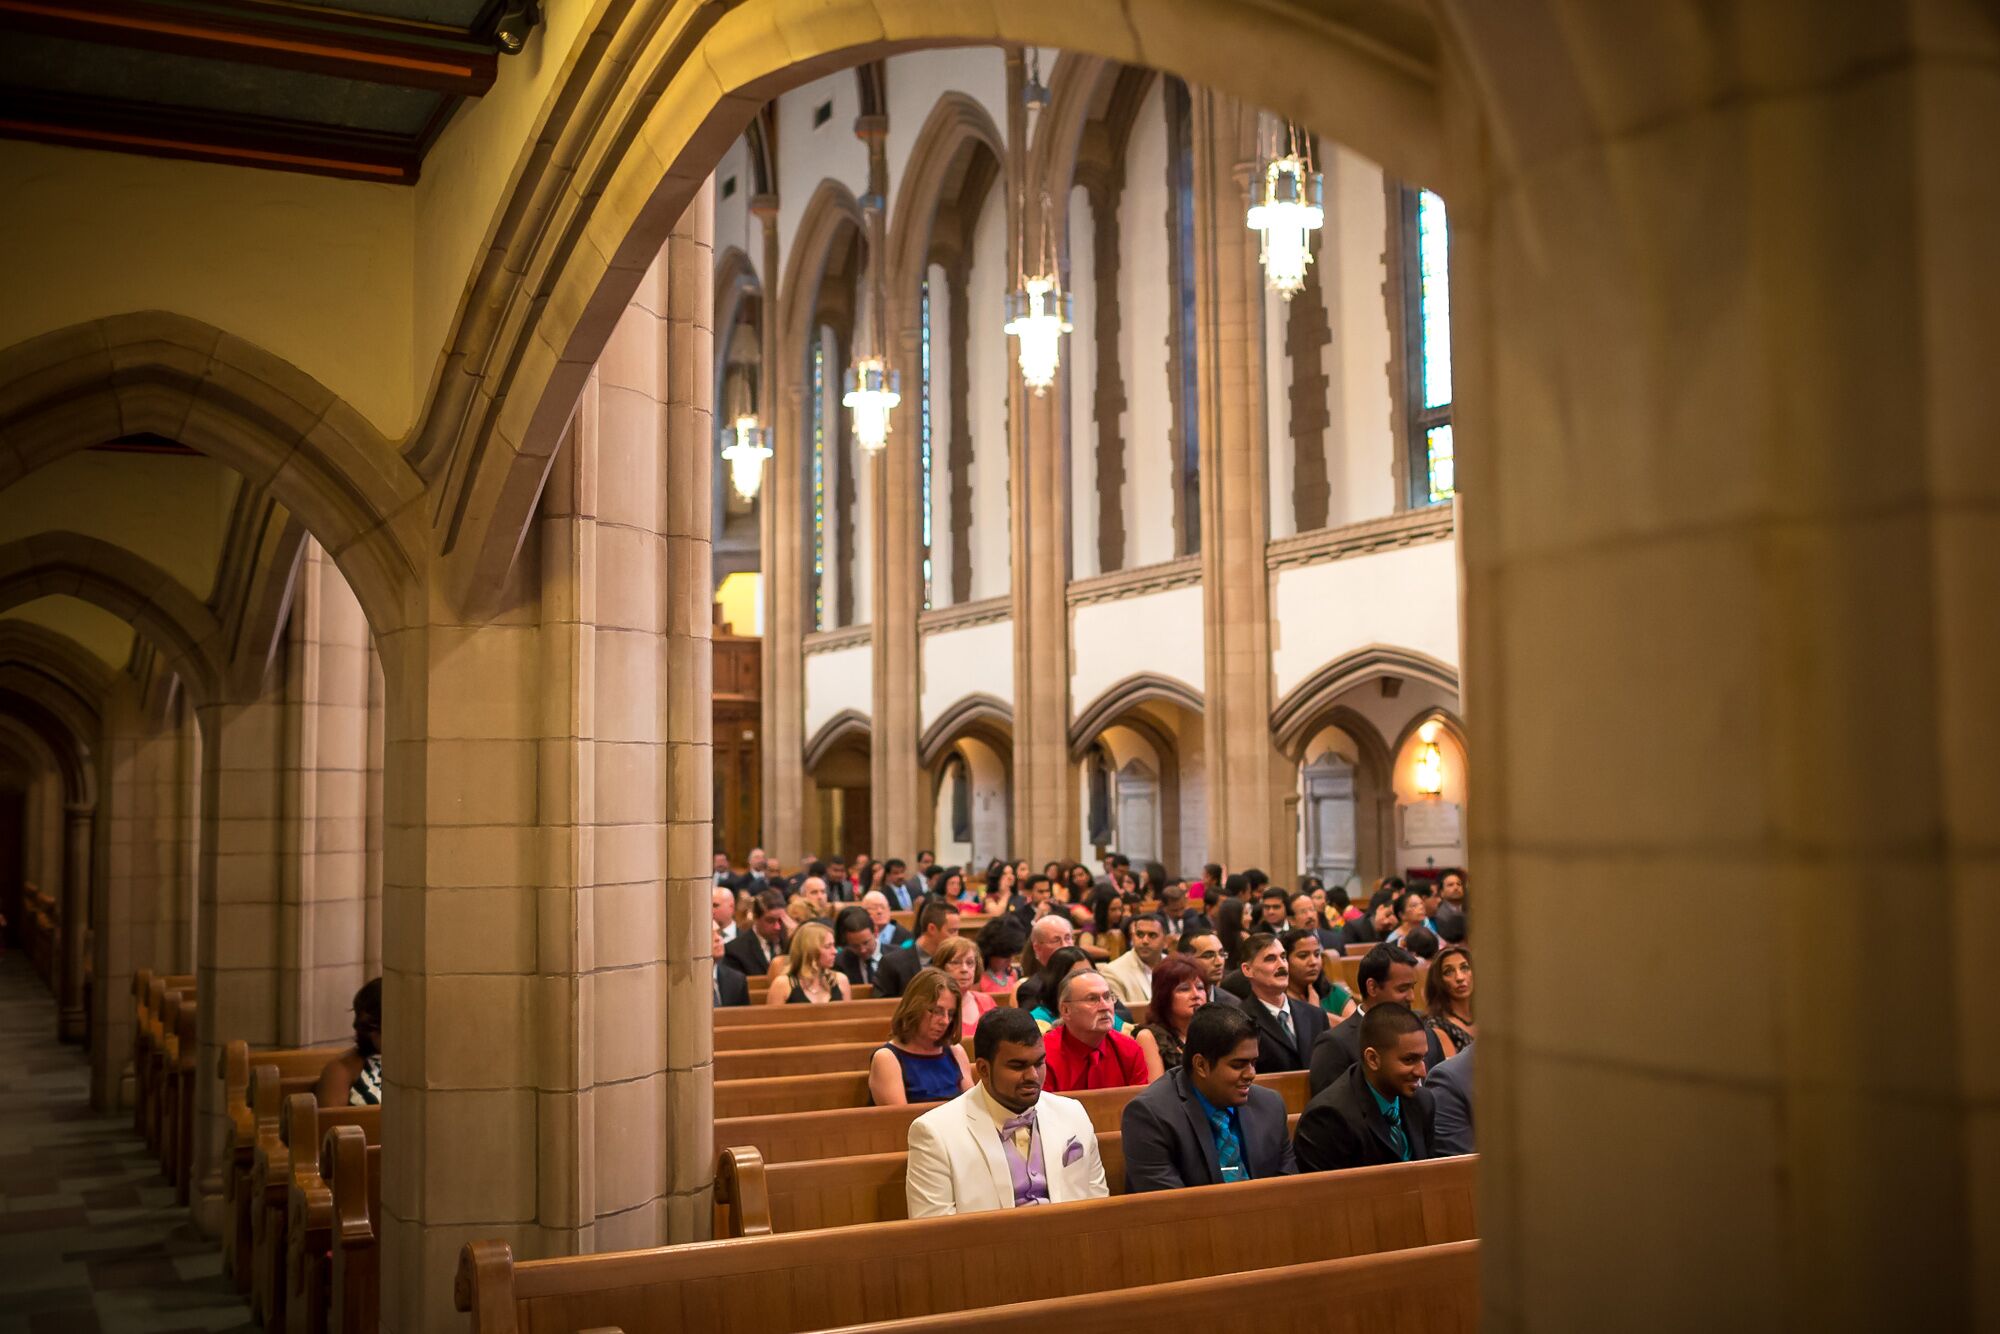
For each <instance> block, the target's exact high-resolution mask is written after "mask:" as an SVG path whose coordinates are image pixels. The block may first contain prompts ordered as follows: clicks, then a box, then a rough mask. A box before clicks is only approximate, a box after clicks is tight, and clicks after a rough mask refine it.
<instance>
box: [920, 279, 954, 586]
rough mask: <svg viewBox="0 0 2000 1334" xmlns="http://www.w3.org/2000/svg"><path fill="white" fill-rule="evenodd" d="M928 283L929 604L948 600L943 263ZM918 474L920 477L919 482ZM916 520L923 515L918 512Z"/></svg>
mask: <svg viewBox="0 0 2000 1334" xmlns="http://www.w3.org/2000/svg"><path fill="white" fill-rule="evenodd" d="M930 283H931V384H930V393H931V605H932V606H933V607H942V606H945V605H947V604H949V603H950V601H951V571H952V550H951V481H950V478H949V477H947V476H946V473H945V456H946V454H947V453H948V452H949V449H950V442H951V377H952V376H954V375H956V374H958V368H957V366H955V365H954V364H953V362H952V359H951V300H950V292H949V285H948V284H947V282H946V280H945V274H944V266H943V265H939V264H933V265H931V267H930ZM921 480H922V479H921V478H919V481H920V482H921ZM916 521H917V522H918V523H921V522H922V521H923V516H922V515H918V516H917V520H916Z"/></svg>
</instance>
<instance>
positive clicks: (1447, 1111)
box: [1424, 1042, 1479, 1158]
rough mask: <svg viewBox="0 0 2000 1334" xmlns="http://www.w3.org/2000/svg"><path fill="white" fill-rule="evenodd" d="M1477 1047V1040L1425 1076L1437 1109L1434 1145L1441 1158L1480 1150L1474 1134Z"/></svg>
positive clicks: (1434, 1107) (1426, 1088) (1429, 1092)
mask: <svg viewBox="0 0 2000 1334" xmlns="http://www.w3.org/2000/svg"><path fill="white" fill-rule="evenodd" d="M1478 1050H1479V1044H1478V1043H1476V1042H1475V1043H1473V1044H1472V1045H1471V1046H1470V1047H1467V1048H1466V1049H1465V1050H1464V1051H1462V1052H1460V1053H1459V1054H1458V1055H1456V1056H1454V1057H1452V1058H1451V1059H1450V1060H1448V1061H1446V1062H1445V1063H1444V1064H1443V1065H1440V1066H1438V1067H1436V1068H1435V1069H1433V1070H1431V1072H1430V1074H1429V1075H1427V1076H1425V1078H1424V1091H1425V1092H1426V1093H1428V1094H1430V1095H1431V1102H1432V1104H1433V1110H1434V1125H1433V1131H1434V1133H1435V1136H1436V1142H1435V1143H1434V1144H1433V1145H1432V1146H1431V1147H1432V1151H1433V1152H1434V1153H1435V1154H1436V1156H1437V1157H1439V1158H1444V1157H1448V1156H1449V1155H1451V1154H1455V1153H1477V1152H1478V1151H1479V1150H1478V1148H1477V1146H1476V1144H1475V1142H1474V1140H1473V1137H1472V1053H1473V1052H1475V1051H1478Z"/></svg>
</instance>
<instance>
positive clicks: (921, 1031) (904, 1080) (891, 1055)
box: [774, 968, 972, 1107]
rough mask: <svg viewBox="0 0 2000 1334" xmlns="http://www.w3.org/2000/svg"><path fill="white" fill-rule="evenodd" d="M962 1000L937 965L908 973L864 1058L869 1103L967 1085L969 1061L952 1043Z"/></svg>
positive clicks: (949, 1093)
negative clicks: (880, 1038)
mask: <svg viewBox="0 0 2000 1334" xmlns="http://www.w3.org/2000/svg"><path fill="white" fill-rule="evenodd" d="M774 985H775V984H774ZM963 1000H964V993H963V992H962V991H960V989H959V985H958V983H957V982H955V981H953V980H952V978H951V976H950V975H949V974H947V973H945V972H943V971H941V970H939V969H936V968H925V969H923V970H922V971H920V972H919V973H918V974H917V975H916V976H915V977H913V978H911V979H910V985H909V986H907V987H905V988H904V989H903V1001H902V1004H900V1005H898V1006H897V1007H896V1015H895V1018H893V1019H891V1020H890V1021H889V1040H888V1041H887V1042H885V1043H883V1044H882V1045H881V1046H880V1047H877V1048H876V1049H875V1055H874V1057H873V1059H871V1060H870V1061H869V1063H868V1101H869V1103H870V1105H871V1106H875V1107H902V1106H905V1105H907V1104H909V1103H915V1102H942V1101H943V1100H945V1099H946V1098H956V1097H957V1096H958V1095H959V1094H961V1093H963V1092H965V1091H966V1090H967V1089H969V1088H971V1087H972V1067H971V1066H969V1065H967V1064H966V1062H965V1049H964V1048H963V1047H961V1046H960V1045H959V1044H958V1033H959V1019H958V1012H959V1006H960V1003H961V1002H962V1001H963Z"/></svg>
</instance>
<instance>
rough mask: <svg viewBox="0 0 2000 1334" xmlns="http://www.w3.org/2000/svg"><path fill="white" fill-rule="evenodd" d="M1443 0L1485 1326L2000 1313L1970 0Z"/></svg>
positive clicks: (1998, 918) (1991, 516) (1984, 151)
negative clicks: (1552, 1)
mask: <svg viewBox="0 0 2000 1334" xmlns="http://www.w3.org/2000/svg"><path fill="white" fill-rule="evenodd" d="M1444 8H1445V9H1446V10H1447V11H1449V12H1448V14H1447V20H1448V28H1449V30H1451V31H1455V32H1456V33H1458V35H1459V40H1461V41H1462V42H1463V43H1464V47H1463V49H1462V50H1461V52H1460V53H1459V54H1460V58H1463V59H1470V60H1471V61H1472V67H1471V68H1470V69H1469V70H1468V71H1467V73H1466V74H1465V76H1464V78H1463V84H1464V86H1463V87H1461V88H1460V89H1459V96H1462V97H1465V98H1467V99H1470V98H1471V96H1472V93H1471V91H1470V90H1471V89H1472V88H1477V89H1478V90H1479V91H1478V96H1479V97H1480V98H1481V99H1482V102H1483V103H1484V105H1483V107H1482V110H1481V114H1482V115H1483V116H1484V117H1485V118H1486V119H1487V120H1488V121H1489V122H1490V123H1488V124H1487V125H1486V127H1485V129H1484V132H1483V134H1482V135H1481V136H1479V137H1477V138H1475V137H1474V136H1473V135H1472V133H1471V132H1470V129H1469V126H1468V123H1469V122H1472V121H1473V120H1474V117H1473V116H1472V114H1471V112H1470V110H1469V109H1468V108H1466V107H1460V108H1459V111H1460V112H1461V113H1462V114H1461V115H1460V116H1459V117H1458V121H1459V124H1460V126H1461V127H1464V128H1467V133H1466V135H1465V139H1464V142H1462V143H1461V144H1460V145H1458V147H1460V148H1461V149H1462V150H1463V151H1462V152H1461V153H1460V160H1461V161H1462V162H1463V163H1465V164H1467V169H1466V170H1465V171H1464V172H1463V175H1462V176H1461V177H1457V178H1455V179H1454V180H1453V181H1448V182H1445V183H1444V189H1445V191H1446V196H1445V197H1446V201H1447V204H1448V206H1449V208H1450V210H1451V214H1450V216H1451V223H1452V237H1451V245H1452V268H1453V273H1452V306H1453V311H1452V315H1453V335H1454V339H1455V341H1456V343H1457V346H1458V350H1459V352H1460V355H1459V356H1458V357H1456V358H1455V363H1456V370H1457V382H1456V389H1457V392H1458V401H1457V408H1456V418H1457V420H1456V423H1455V425H1456V435H1457V446H1458V450H1457V453H1458V465H1459V472H1458V479H1459V490H1460V494H1461V496H1462V499H1463V507H1462V512H1463V516H1464V521H1465V522H1464V528H1463V535H1464V537H1463V540H1464V551H1465V570H1466V579H1467V591H1466V602H1467V608H1468V620H1469V625H1470V633H1469V641H1468V645H1467V654H1466V663H1465V665H1466V669H1467V681H1468V687H1469V688H1468V697H1469V698H1471V699H1474V700H1476V701H1477V703H1478V708H1477V710H1476V711H1475V712H1474V713H1472V714H1471V715H1469V717H1468V722H1469V724H1470V727H1471V734H1472V736H1471V740H1472V762H1473V763H1474V765H1475V766H1476V768H1475V770H1474V774H1473V782H1474V784H1475V785H1476V788H1477V793H1478V796H1477V799H1476V800H1475V801H1474V802H1473V803H1472V804H1471V808H1470V813H1471V818H1472V821H1473V823H1472V829H1471V848H1472V856H1473V883H1474V885H1475V887H1476V888H1475V889H1474V891H1473V892H1474V894H1475V896H1476V897H1477V898H1478V901H1479V904H1478V908H1477V911H1476V924H1475V927H1474V931H1475V935H1474V941H1475V949H1476V950H1477V951H1478V955H1479V970H1480V971H1479V976H1480V995H1479V1004H1480V1011H1479V1019H1480V1040H1479V1050H1480V1051H1481V1052H1482V1053H1483V1055H1482V1057H1481V1059H1480V1062H1479V1093H1478V1098H1479V1148H1480V1150H1481V1154H1482V1163H1481V1173H1480V1203H1479V1213H1480V1234H1481V1237H1482V1239H1483V1240H1482V1243H1481V1244H1482V1252H1483V1257H1484V1260H1483V1284H1482V1293H1483V1299H1484V1303H1485V1308H1486V1309H1485V1319H1484V1321H1483V1324H1482V1328H1484V1329H1487V1330H1489V1331H1516V1330H1536V1331H1543V1330H1552V1331H1564V1330H1602V1329H1607V1328H1616V1329H1619V1330H1622V1331H1632V1332H1633V1334H1647V1332H1648V1331H1670V1330H1683V1329H1687V1328H1689V1327H1692V1326H1698V1325H1702V1324H1714V1323H1716V1320H1717V1313H1718V1311H1719V1310H1726V1311H1727V1313H1728V1314H1727V1316H1726V1317H1725V1323H1727V1324H1728V1325H1729V1326H1731V1327H1732V1328H1742V1329H1756V1328H1779V1327H1785V1328H1794V1329H1814V1330H1827V1331H1864V1330H1870V1331H1872V1330H1883V1329H1953V1330H1974V1329H1982V1330H1990V1329H1994V1328H2000V1044H1996V1043H1994V1042H1993V1041H1992V1040H1991V1035H1990V1028H1991V1021H1990V1015H1989V1014H1988V1013H1987V1007H1986V1006H1985V1005H1984V1000H1985V998H1986V994H1987V984H1986V983H1985V981H1983V979H1985V978H1987V977H1989V976H1990V974H1991V965H1990V961H1989V960H1988V958H1987V946H1986V944H1985V943H1984V942H1987V941H1989V940H1990V939H1991V938H1992V936H1993V933H1994V929H1995V927H1996V925H2000V853H1996V848H2000V840H1996V827H1997V826H2000V770H1997V769H1996V768H1995V766H1994V765H1993V763H1992V757H1993V755H1994V753H1995V751H1996V749H2000V697H1996V695H1995V693H1994V690H1993V688H1992V686H1993V682H1994V681H1995V680H2000V636H1996V634H1995V632H1994V618H1993V614H1992V606H1991V602H1992V594H1993V590H1994V589H1995V588H2000V450H1996V449H1995V448H1994V447H1993V429H1992V422H1993V420H1994V418H1995V415H1996V409H2000V381H1996V379H1995V377H1994V376H1993V375H1992V373H1991V370H1990V368H1991V366H1992V365H1993V363H1994V360H1995V357H1996V354H2000V339H1996V335H1995V332H1994V329H1993V325H1992V322H1991V312H1992V311H1993V310H1994V309H1995V308H1996V306H1997V305H2000V262H1996V261H1995V259H1994V256H1993V253H1992V248H1991V246H1990V245H1989V244H1988V236H1989V233H1990V230H1991V218H1992V216H1993V213H1994V209H1995V207H1996V206H2000V157H1996V156H1995V155H1994V154H1993V153H1992V151H1991V142H1990V141H1991V134H1990V127H1991V126H1992V125H1993V124H1994V122H1995V116H1996V112H2000V66H1996V65H1995V63H1994V61H1993V59H1992V55H1993V53H1994V51H1995V49H1996V46H1995V29H1994V27H1993V22H1992V15H1991V11H1990V10H1985V9H1981V8H1979V7H1977V6H1974V5H1972V4H1969V3H1952V2H1951V0H1941V2H1940V3H1936V4H1886V5H1884V6H1882V7H1881V10H1880V12H1879V15H1878V16H1877V17H1876V18H1875V20H1874V21H1871V22H1868V23H1862V24H1854V25H1848V24H1839V25H1827V24H1825V23H1823V22H1822V21H1821V20H1822V18H1823V17H1824V9H1823V7H1822V6H1819V5H1815V4H1811V3H1808V2H1807V0H1785V2H1782V3H1773V4H1770V5H1765V6H1761V7H1760V8H1759V21H1758V22H1756V23H1754V24H1749V25H1744V26H1740V27H1739V26H1736V25H1731V24H1718V23H1713V22H1709V21H1708V19H1709V17H1710V16H1709V15H1707V14H1706V12H1705V11H1702V10H1700V9H1699V8H1698V7H1697V6H1693V5H1680V4H1672V5H1660V6H1648V7H1645V8H1644V9H1638V8H1634V9H1629V10H1625V11H1621V13H1620V14H1619V16H1618V17H1617V18H1616V19H1613V18H1612V17H1610V16H1609V14H1608V13H1607V14H1605V15H1604V16H1603V17H1604V21H1602V22H1596V21H1593V22H1591V23H1589V24H1585V25H1583V26H1581V27H1579V26H1572V25H1571V23H1570V20H1571V19H1573V18H1574V17H1575V16H1574V14H1572V13H1571V8H1572V7H1570V6H1558V5H1529V6H1510V7H1508V9H1507V12H1505V13H1504V14H1503V13H1501V12H1500V11H1499V10H1496V9H1492V8H1490V7H1485V6H1481V5H1478V4H1466V3H1457V2H1454V3H1449V4H1447V5H1445V6H1444ZM1540 10H1548V11H1552V12H1550V13H1540V12H1534V11H1540ZM1586 29H1587V31H1586ZM1684 38H1688V39H1691V40H1687V41H1683V40H1682V39H1684ZM1468 52H1469V53H1472V55H1471V56H1468V55H1467V54H1466V53H1468ZM1451 67H1452V66H1451V64H1450V62H1449V61H1448V62H1447V65H1446V68H1447V69H1449V68H1451ZM1475 162H1477V163H1478V164H1480V167H1481V168H1482V169H1483V171H1484V172H1490V175H1487V174H1481V172H1477V171H1475V170H1473V169H1472V167H1471V164H1473V163H1475ZM1693 886H1698V887H1699V889H1698V893H1699V894H1700V896H1701V897H1702V898H1703V900H1704V901H1706V902H1710V903H1729V904H1744V905H1755V907H1754V909H1752V910H1751V912H1750V917H1749V919H1746V920H1754V923H1755V925H1754V926H1753V927H1751V929H1747V930H1724V931H1707V932H1699V933H1697V934H1698V935H1699V939H1698V940H1696V939H1693V938H1691V937H1690V936H1689V933H1688V920H1687V904H1688V899H1687V896H1688V893H1689V890H1690V887H1693ZM1892 919H1893V921H1894V925H1890V922H1891V921H1892ZM1920 920H1921V922H1922V923H1923V925H1922V926H1921V927H1919V926H1918V925H1917V923H1918V922H1919V921H1920ZM1638 942H1678V943H1670V944H1665V945H1663V946H1661V947H1657V948H1654V947H1643V946H1640V947H1635V945H1636V943H1638ZM1663 998H1671V999H1668V1000H1665V1001H1663ZM1918 1273H1921V1274H1922V1275H1923V1279H1922V1281H1921V1282H1917V1283H1884V1282H1883V1281H1882V1278H1883V1276H1884V1275H1890V1274H1918ZM1691 1275H1699V1276H1700V1277H1699V1281H1696V1282H1690V1281H1689V1277H1690V1276H1691ZM1718 1304H1720V1305H1718Z"/></svg>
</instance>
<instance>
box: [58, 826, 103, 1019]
mask: <svg viewBox="0 0 2000 1334" xmlns="http://www.w3.org/2000/svg"><path fill="white" fill-rule="evenodd" d="M96 814H97V809H96V807H94V806H88V805H83V804H81V803H77V802H71V803H69V804H67V805H65V806H64V807H63V882H62V956H61V958H60V959H58V960H57V962H56V977H57V988H56V1035H57V1036H58V1037H59V1038H61V1039H62V1040H63V1041H64V1042H81V1041H83V1039H84V1036H85V1035H86V1034H87V1033H88V1032H89V1031H90V1022H89V1018H90V1017H89V1015H88V1014H86V1013H85V1011H84V1001H83V965H84V960H85V959H86V958H87V957H88V956H87V954H86V952H85V946H86V944H87V943H88V939H89V927H90V867H91V855H90V854H91V851H92V848H93V846H94V844H95V842H96V835H95V833H94V832H93V829H92V822H93V821H94V819H95V818H96Z"/></svg>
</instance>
